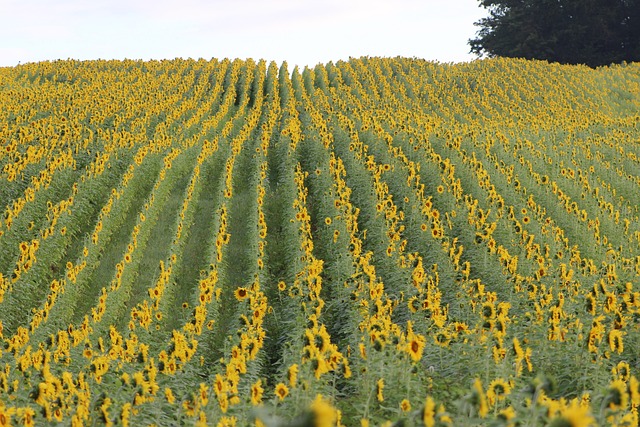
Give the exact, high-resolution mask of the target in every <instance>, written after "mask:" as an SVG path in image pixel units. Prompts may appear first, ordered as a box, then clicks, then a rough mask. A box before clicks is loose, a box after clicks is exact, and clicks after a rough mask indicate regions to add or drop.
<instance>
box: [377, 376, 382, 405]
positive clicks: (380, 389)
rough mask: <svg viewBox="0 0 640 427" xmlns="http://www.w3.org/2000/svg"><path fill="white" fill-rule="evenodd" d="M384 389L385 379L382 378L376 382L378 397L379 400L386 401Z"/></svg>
mask: <svg viewBox="0 0 640 427" xmlns="http://www.w3.org/2000/svg"><path fill="white" fill-rule="evenodd" d="M383 391H384V379H382V378H380V379H379V380H378V382H377V383H376V397H377V398H378V402H384V395H383V394H382V392H383Z"/></svg>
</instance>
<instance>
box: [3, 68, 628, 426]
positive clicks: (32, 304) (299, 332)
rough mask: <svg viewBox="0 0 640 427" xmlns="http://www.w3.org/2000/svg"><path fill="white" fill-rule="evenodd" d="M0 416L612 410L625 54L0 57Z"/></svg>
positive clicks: (476, 419) (435, 415) (111, 419)
mask: <svg viewBox="0 0 640 427" xmlns="http://www.w3.org/2000/svg"><path fill="white" fill-rule="evenodd" d="M0 105H1V106H2V108H0V209H2V213H1V214H0V215H1V216H0V427H4V426H10V425H13V426H20V425H24V426H33V425H57V424H64V425H73V426H82V425H86V426H94V425H107V426H112V425H121V426H128V425H141V426H142V425H145V426H146V425H157V426H173V425H198V426H200V425H212V426H246V425H251V426H267V427H276V426H323V427H325V426H327V427H328V426H361V427H366V426H379V425H386V426H391V425H396V426H400V425H404V426H427V427H433V426H460V425H491V426H543V425H551V426H556V427H558V426H570V427H578V426H595V425H616V426H637V425H638V424H639V414H638V408H639V407H640V64H638V63H631V64H622V65H616V66H610V67H602V68H598V69H591V68H588V67H585V66H565V65H558V64H549V63H546V62H540V61H525V60H515V59H499V58H498V59H490V60H482V61H474V62H470V63H460V64H446V63H434V62H427V61H423V60H419V59H408V58H369V57H363V58H359V59H355V58H354V59H350V60H349V61H338V62H336V63H333V62H329V63H327V64H318V65H317V66H315V67H314V68H310V67H305V68H304V69H303V70H300V69H298V68H297V67H295V68H293V69H292V70H290V69H289V68H288V65H287V63H286V62H284V63H282V64H280V65H278V64H276V63H275V62H270V63H267V62H266V61H264V60H261V61H257V62H256V61H254V60H250V59H249V60H229V59H224V60H216V59H212V60H202V59H201V60H183V59H175V60H162V61H132V60H124V61H104V60H97V61H75V60H64V61H54V62H40V63H28V64H23V65H19V66H16V67H5V68H0Z"/></svg>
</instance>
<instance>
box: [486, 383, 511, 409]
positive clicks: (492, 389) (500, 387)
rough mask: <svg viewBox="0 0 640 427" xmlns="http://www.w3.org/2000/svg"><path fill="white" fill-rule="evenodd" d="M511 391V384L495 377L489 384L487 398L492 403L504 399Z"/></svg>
mask: <svg viewBox="0 0 640 427" xmlns="http://www.w3.org/2000/svg"><path fill="white" fill-rule="evenodd" d="M509 393H511V386H510V385H509V383H508V382H506V381H505V380H503V379H500V378H497V379H495V380H493V381H491V383H490V384H489V389H488V390H487V399H488V400H489V404H491V405H493V404H495V403H496V402H497V401H500V400H504V399H505V398H506V397H507V396H508V395H509Z"/></svg>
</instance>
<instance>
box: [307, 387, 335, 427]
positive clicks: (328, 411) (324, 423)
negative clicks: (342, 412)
mask: <svg viewBox="0 0 640 427" xmlns="http://www.w3.org/2000/svg"><path fill="white" fill-rule="evenodd" d="M311 412H312V413H313V425H314V426H315V427H333V426H335V425H336V421H337V420H338V416H339V414H338V411H337V410H336V409H335V408H334V407H333V406H331V404H329V402H327V401H326V400H325V399H324V398H323V397H322V395H320V394H318V395H316V398H315V400H314V401H313V402H312V403H311Z"/></svg>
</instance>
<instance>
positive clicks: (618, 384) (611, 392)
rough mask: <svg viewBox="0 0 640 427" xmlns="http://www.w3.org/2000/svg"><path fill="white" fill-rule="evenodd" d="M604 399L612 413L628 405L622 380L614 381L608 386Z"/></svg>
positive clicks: (627, 397) (627, 394)
mask: <svg viewBox="0 0 640 427" xmlns="http://www.w3.org/2000/svg"><path fill="white" fill-rule="evenodd" d="M605 399H606V401H607V403H608V406H609V408H610V409H613V410H614V411H617V410H620V409H625V408H626V407H627V404H628V403H629V393H627V385H626V384H625V382H624V381H622V380H614V381H613V382H612V383H611V384H609V389H608V390H607V395H606V397H605Z"/></svg>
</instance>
